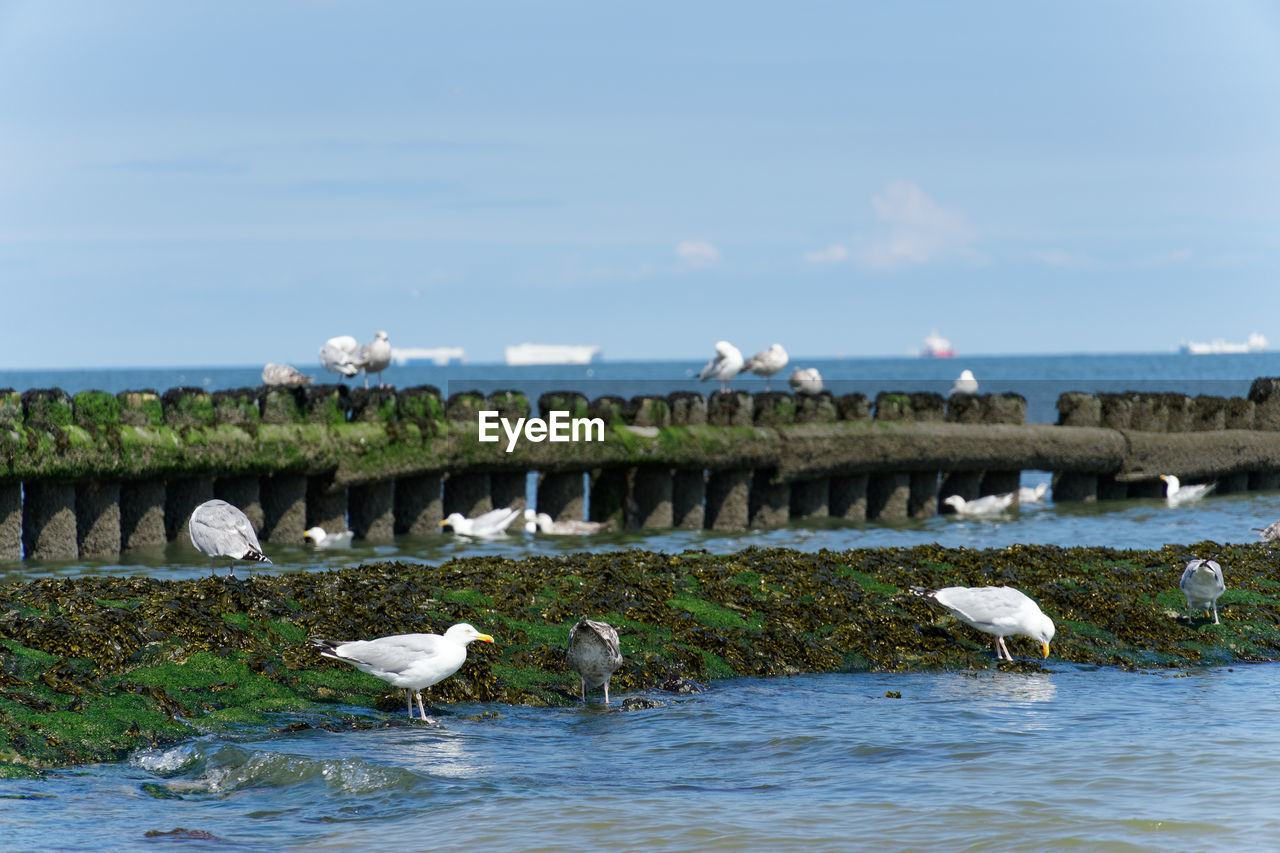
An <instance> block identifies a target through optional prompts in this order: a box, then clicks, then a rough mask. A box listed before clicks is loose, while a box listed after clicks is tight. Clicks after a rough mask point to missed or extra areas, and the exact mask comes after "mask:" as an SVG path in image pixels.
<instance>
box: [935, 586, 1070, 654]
mask: <svg viewBox="0 0 1280 853" xmlns="http://www.w3.org/2000/svg"><path fill="white" fill-rule="evenodd" d="M911 592H912V593H913V594H914V595H918V596H920V597H921V598H927V599H929V600H930V601H936V602H937V603H938V604H941V605H942V606H943V607H945V608H947V609H948V610H950V611H951V612H952V614H954V615H955V617H956V618H957V619H959V620H960V621H961V622H964V623H965V624H966V625H970V626H972V627H974V628H977V629H978V630H979V631H981V632H983V633H984V634H991V635H993V636H994V637H995V638H996V660H1000V659H1001V657H1000V654H1001V652H1003V653H1004V659H1005V660H1013V655H1011V654H1009V647H1008V646H1006V645H1005V642H1004V638H1005V637H1010V636H1013V635H1014V634H1021V635H1023V636H1024V637H1030V638H1031V639H1033V640H1035V641H1036V642H1038V643H1040V646H1041V648H1042V649H1044V656H1045V657H1048V656H1049V641H1050V640H1052V639H1053V634H1054V626H1053V620H1052V619H1050V618H1049V617H1048V616H1046V615H1044V612H1043V611H1042V610H1041V609H1040V606H1039V605H1038V604H1036V603H1035V602H1034V601H1032V600H1031V598H1030V597H1029V596H1027V594H1026V593H1024V592H1022V591H1021V590H1017V589H1014V588H1013V587H1011V586H979V587H968V586H948V587H945V588H943V589H925V588H924V587H922V586H913V587H911Z"/></svg>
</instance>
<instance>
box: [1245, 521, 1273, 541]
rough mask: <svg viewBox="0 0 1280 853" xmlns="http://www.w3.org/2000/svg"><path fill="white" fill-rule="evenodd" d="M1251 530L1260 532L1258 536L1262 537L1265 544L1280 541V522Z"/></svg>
mask: <svg viewBox="0 0 1280 853" xmlns="http://www.w3.org/2000/svg"><path fill="white" fill-rule="evenodd" d="M1249 529H1250V530H1256V531H1258V535H1259V536H1261V537H1262V541H1263V542H1275V541H1276V540H1277V539H1280V521H1273V522H1271V523H1270V524H1268V525H1267V526H1266V527H1250V528H1249Z"/></svg>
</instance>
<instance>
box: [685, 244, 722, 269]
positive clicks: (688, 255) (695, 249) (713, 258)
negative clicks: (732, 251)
mask: <svg viewBox="0 0 1280 853" xmlns="http://www.w3.org/2000/svg"><path fill="white" fill-rule="evenodd" d="M676 257H677V258H679V259H680V260H682V261H684V263H686V264H688V265H689V266H691V267H709V266H713V265H715V264H717V263H719V262H720V250H719V249H717V248H716V247H715V245H714V244H713V243H708V242H707V241H706V240H681V241H680V242H679V243H676Z"/></svg>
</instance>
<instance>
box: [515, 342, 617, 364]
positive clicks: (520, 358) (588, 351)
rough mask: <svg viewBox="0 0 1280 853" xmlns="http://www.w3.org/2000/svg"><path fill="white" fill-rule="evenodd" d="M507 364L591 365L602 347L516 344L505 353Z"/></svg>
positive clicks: (598, 355)
mask: <svg viewBox="0 0 1280 853" xmlns="http://www.w3.org/2000/svg"><path fill="white" fill-rule="evenodd" d="M504 352H505V354H506V357H507V364H590V363H591V362H593V361H595V360H597V359H598V358H599V357H600V347H598V346H589V345H578V344H516V345H515V346H512V347H507V348H506V350H505V351H504Z"/></svg>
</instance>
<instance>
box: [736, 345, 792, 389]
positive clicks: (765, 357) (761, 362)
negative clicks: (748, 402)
mask: <svg viewBox="0 0 1280 853" xmlns="http://www.w3.org/2000/svg"><path fill="white" fill-rule="evenodd" d="M786 366H787V351H786V350H785V349H783V348H782V344H774V345H773V346H771V347H769V348H768V349H767V350H763V351H761V352H758V353H756V354H755V355H753V356H751V358H749V359H747V361H746V363H745V364H743V365H742V372H743V373H754V374H756V375H757V376H763V377H764V390H766V391H768V390H769V379H770V378H771V377H772V376H773V374H775V373H777V372H778V371H779V370H781V369H782V368H784V367H786Z"/></svg>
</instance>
